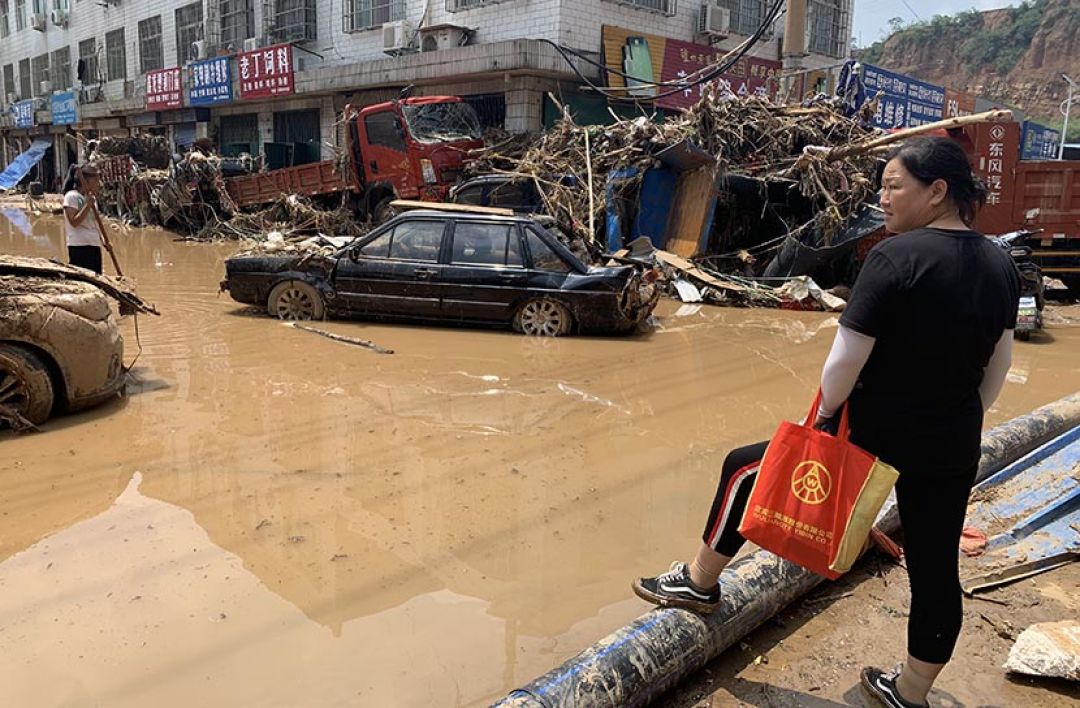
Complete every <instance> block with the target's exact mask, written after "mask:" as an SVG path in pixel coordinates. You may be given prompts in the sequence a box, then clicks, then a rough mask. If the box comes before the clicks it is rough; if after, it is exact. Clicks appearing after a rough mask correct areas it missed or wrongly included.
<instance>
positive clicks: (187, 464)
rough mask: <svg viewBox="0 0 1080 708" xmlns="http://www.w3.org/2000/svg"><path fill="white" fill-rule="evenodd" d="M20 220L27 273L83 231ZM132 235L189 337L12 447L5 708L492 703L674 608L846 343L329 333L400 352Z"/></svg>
mask: <svg viewBox="0 0 1080 708" xmlns="http://www.w3.org/2000/svg"><path fill="white" fill-rule="evenodd" d="M3 213H8V214H10V212H0V252H7V253H20V254H30V255H38V256H45V257H61V256H62V255H63V254H62V251H61V249H60V244H61V222H60V220H59V219H58V218H56V217H41V218H39V219H36V220H34V221H33V222H32V223H31V222H27V223H25V224H21V226H22V228H20V225H19V224H18V223H15V222H20V223H21V220H20V219H19V217H18V215H17V214H10V215H11V217H14V221H12V220H11V219H9V218H5V217H4V216H3V215H2V214H3ZM23 228H24V229H26V232H25V233H24V232H23V230H22V229H23ZM114 240H115V241H116V242H117V250H118V254H119V257H120V260H121V263H122V264H123V265H124V267H125V269H126V271H127V272H128V273H129V275H132V276H134V279H135V280H136V281H137V283H138V285H139V289H140V292H141V294H142V295H143V296H144V298H146V299H148V300H150V301H152V302H154V303H155V304H156V305H157V306H158V308H159V309H160V310H161V312H162V313H163V316H162V317H160V318H151V317H145V316H144V317H140V318H139V325H140V334H141V339H142V353H141V355H140V356H139V358H138V361H137V363H136V366H135V373H136V377H137V378H136V382H135V383H134V384H133V385H131V386H129V395H128V397H127V398H125V399H123V400H121V401H117V402H115V403H111V404H108V405H106V406H104V407H102V408H99V409H96V410H94V411H89V412H86V413H83V414H79V415H75V416H68V417H64V418H58V419H55V420H53V421H51V422H49V423H47V424H46V425H45V426H44V431H43V432H42V433H39V434H33V435H25V436H21V437H15V436H12V435H10V434H9V433H0V656H3V657H4V661H3V662H2V663H0V705H5V706H8V705H10V706H22V705H35V706H45V705H108V706H129V705H130V706H145V705H155V706H173V705H176V706H187V705H207V706H209V705H260V706H277V705H281V706H298V705H365V706H366V705H371V706H457V705H480V704H485V703H489V702H491V701H492V700H495V699H497V698H499V697H500V696H502V695H503V694H504V693H505V692H506V691H508V690H510V689H513V688H514V687H516V686H518V685H520V684H523V683H526V682H528V681H530V680H531V679H533V678H535V677H536V676H537V675H539V674H541V673H543V672H544V671H546V670H547V669H549V668H551V667H553V666H555V665H556V664H558V663H560V662H562V661H563V660H565V659H566V658H568V657H570V656H572V655H573V654H575V653H577V652H578V651H580V650H581V649H582V648H584V647H585V646H587V645H588V644H590V643H592V642H593V641H595V640H596V639H598V638H600V637H602V636H604V635H605V634H607V633H608V632H610V631H611V630H612V629H614V628H616V627H618V626H620V625H622V624H624V623H625V622H627V621H628V620H630V619H632V618H634V617H636V616H638V615H639V614H641V613H642V612H643V611H644V610H645V609H647V608H646V605H645V604H644V603H642V602H640V601H638V600H637V599H636V598H634V597H633V596H632V594H631V593H630V590H629V582H630V580H631V578H632V577H634V576H635V575H638V574H643V573H651V572H654V571H657V570H660V569H663V568H665V567H666V565H667V564H668V563H669V562H670V561H671V560H672V559H673V558H676V557H681V556H685V555H686V554H687V553H688V552H689V551H690V550H691V549H692V548H693V547H694V544H695V543H696V538H697V536H698V533H699V531H700V525H701V523H702V522H703V520H704V515H705V514H706V512H707V510H708V505H709V504H710V502H711V498H712V492H713V488H714V485H715V480H716V476H717V470H718V466H719V463H720V461H721V459H722V457H723V455H724V451H725V450H726V449H727V448H729V447H731V446H733V445H737V444H742V443H746V442H751V441H754V440H758V439H761V438H763V437H765V436H767V435H768V434H769V433H770V432H771V431H772V429H773V428H774V427H775V425H776V424H777V422H778V421H779V420H780V419H781V418H782V417H794V416H797V415H799V414H800V413H802V409H803V408H804V407H805V406H806V404H807V402H808V400H809V398H810V396H811V395H812V392H813V389H814V387H815V385H816V380H817V377H818V375H819V371H820V366H821V363H822V361H823V359H824V356H825V354H826V351H827V349H828V346H829V344H830V342H831V338H832V334H833V332H834V331H835V323H836V318H835V316H833V315H826V314H820V313H791V312H780V311H770V310H726V309H719V308H709V307H704V308H702V307H695V306H690V307H683V308H681V309H680V307H679V305H678V304H677V303H669V302H664V303H661V307H660V310H659V313H658V314H659V316H658V318H657V319H658V322H659V326H658V329H657V330H656V331H655V332H653V333H651V334H649V335H646V336H640V337H637V338H631V339H592V338H567V339H559V340H537V339H528V338H525V337H521V336H517V335H513V334H509V333H504V332H490V331H477V330H465V329H447V328H428V327H415V326H405V325H375V324H366V323H348V322H331V323H327V324H326V325H325V328H326V329H330V330H333V331H335V332H339V333H342V334H347V335H350V336H355V337H361V338H364V339H370V340H373V341H375V342H377V343H379V344H381V345H383V346H385V347H389V348H392V349H394V350H395V351H396V352H397V353H396V354H393V355H379V354H376V353H373V352H371V351H368V350H365V349H360V348H357V347H351V346H348V345H344V344H340V343H337V342H333V341H330V340H327V339H325V338H322V337H319V336H316V335H313V334H310V333H307V332H303V331H299V330H295V329H292V328H289V327H287V326H284V325H282V324H280V323H278V322H276V321H274V320H271V319H268V318H266V317H263V316H257V315H253V314H252V313H251V312H249V311H248V310H245V309H244V308H242V307H241V306H239V305H237V304H236V303H234V302H233V301H232V300H230V299H229V298H228V297H227V296H219V295H218V294H217V283H218V281H219V280H220V279H221V277H222V265H221V262H222V259H223V258H224V257H225V256H227V255H228V254H229V253H231V252H232V251H233V250H235V246H234V245H206V244H184V243H176V242H173V241H172V236H171V234H169V233H168V232H164V231H155V230H144V231H140V230H130V231H128V232H127V233H125V234H124V235H120V236H117V237H115V238H114ZM122 326H123V328H124V332H125V338H126V346H127V359H128V360H129V361H130V360H131V359H132V358H133V357H134V356H135V354H136V350H137V347H136V342H135V333H134V330H133V322H132V321H131V320H130V318H128V319H126V320H124V322H123V325H122ZM1051 334H1052V336H1053V341H1048V342H1046V343H1039V344H1035V343H1032V344H1024V343H1018V351H1017V354H1016V364H1015V366H1014V369H1013V372H1012V373H1011V375H1010V382H1009V383H1008V384H1007V386H1006V389H1005V392H1004V394H1003V396H1002V399H1001V400H1000V401H999V403H998V404H997V406H996V407H995V409H994V410H993V411H992V414H991V416H990V422H991V423H995V422H999V421H1001V420H1004V419H1006V418H1009V417H1012V416H1015V415H1018V414H1020V413H1023V412H1025V411H1028V410H1030V409H1032V408H1034V407H1036V406H1038V405H1041V404H1043V403H1047V402H1049V401H1051V400H1054V399H1057V398H1059V397H1060V396H1062V395H1065V394H1067V393H1071V392H1073V391H1076V390H1078V389H1080V356H1078V355H1077V354H1078V352H1080V327H1075V326H1074V327H1066V326H1058V327H1055V328H1054V329H1052V330H1051Z"/></svg>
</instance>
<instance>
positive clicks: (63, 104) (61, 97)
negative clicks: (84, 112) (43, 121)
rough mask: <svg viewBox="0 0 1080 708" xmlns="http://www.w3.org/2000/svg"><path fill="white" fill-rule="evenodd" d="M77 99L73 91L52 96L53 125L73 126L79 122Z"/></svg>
mask: <svg viewBox="0 0 1080 708" xmlns="http://www.w3.org/2000/svg"><path fill="white" fill-rule="evenodd" d="M78 114H79V99H77V98H76V97H75V92H74V91H63V92H61V93H54V94H53V95H52V122H53V125H75V124H76V123H78V122H79V115H78Z"/></svg>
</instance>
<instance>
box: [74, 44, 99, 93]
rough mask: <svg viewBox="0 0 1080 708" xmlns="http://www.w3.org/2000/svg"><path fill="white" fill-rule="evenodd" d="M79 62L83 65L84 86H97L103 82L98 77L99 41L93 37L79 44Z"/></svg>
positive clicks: (82, 77)
mask: <svg viewBox="0 0 1080 708" xmlns="http://www.w3.org/2000/svg"><path fill="white" fill-rule="evenodd" d="M79 61H81V62H82V63H83V73H82V76H81V77H80V78H81V79H82V82H83V83H84V84H96V83H99V82H100V81H101V79H100V78H99V77H98V61H97V40H96V39H94V38H93V37H91V38H90V39H84V40H83V41H81V42H79Z"/></svg>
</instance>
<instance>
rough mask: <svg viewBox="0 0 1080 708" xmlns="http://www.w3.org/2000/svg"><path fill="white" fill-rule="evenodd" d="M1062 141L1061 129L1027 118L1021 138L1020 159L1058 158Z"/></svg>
mask: <svg viewBox="0 0 1080 708" xmlns="http://www.w3.org/2000/svg"><path fill="white" fill-rule="evenodd" d="M1060 141H1061V132H1060V131H1057V130H1053V129H1052V128H1047V127H1046V126H1045V125H1039V124H1038V123H1032V122H1031V121H1030V120H1026V121H1024V132H1023V135H1022V136H1021V138H1020V159H1021V160H1056V159H1057V154H1058V143H1059V142H1060Z"/></svg>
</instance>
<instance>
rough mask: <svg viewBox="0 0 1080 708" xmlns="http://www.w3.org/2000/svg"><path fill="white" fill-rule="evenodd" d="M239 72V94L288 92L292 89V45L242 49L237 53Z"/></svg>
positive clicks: (253, 95)
mask: <svg viewBox="0 0 1080 708" xmlns="http://www.w3.org/2000/svg"><path fill="white" fill-rule="evenodd" d="M236 63H237V67H238V69H239V74H240V98H241V100H243V99H249V98H268V97H273V96H288V95H290V94H291V93H292V92H293V88H294V84H293V63H292V45H290V44H275V45H274V46H272V47H264V48H262V49H256V50H255V51H253V52H243V53H242V54H239V55H238V56H237V61H236Z"/></svg>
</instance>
